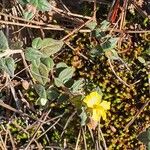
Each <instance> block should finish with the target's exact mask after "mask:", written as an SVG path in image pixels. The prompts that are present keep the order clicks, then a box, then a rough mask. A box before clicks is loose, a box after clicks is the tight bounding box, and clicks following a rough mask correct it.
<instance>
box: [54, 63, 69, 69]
mask: <svg viewBox="0 0 150 150" xmlns="http://www.w3.org/2000/svg"><path fill="white" fill-rule="evenodd" d="M67 67H68V66H67V64H66V63H64V62H60V63H58V64H57V65H56V68H67Z"/></svg>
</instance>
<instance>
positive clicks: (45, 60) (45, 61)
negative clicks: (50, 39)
mask: <svg viewBox="0 0 150 150" xmlns="http://www.w3.org/2000/svg"><path fill="white" fill-rule="evenodd" d="M41 62H42V63H43V64H44V65H45V66H46V67H47V69H48V70H49V71H50V70H52V69H53V67H54V61H53V59H52V58H50V57H47V58H41Z"/></svg>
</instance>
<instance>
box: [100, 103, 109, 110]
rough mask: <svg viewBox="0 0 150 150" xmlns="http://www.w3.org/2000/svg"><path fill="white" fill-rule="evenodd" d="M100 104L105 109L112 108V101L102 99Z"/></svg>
mask: <svg viewBox="0 0 150 150" xmlns="http://www.w3.org/2000/svg"><path fill="white" fill-rule="evenodd" d="M100 106H101V107H103V108H104V109H105V110H109V109H110V102H107V101H102V102H101V103H100Z"/></svg>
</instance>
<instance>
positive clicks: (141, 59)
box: [137, 57, 146, 64]
mask: <svg viewBox="0 0 150 150" xmlns="http://www.w3.org/2000/svg"><path fill="white" fill-rule="evenodd" d="M137 59H138V61H139V62H140V63H142V64H145V63H146V61H145V59H144V58H143V57H138V58H137Z"/></svg>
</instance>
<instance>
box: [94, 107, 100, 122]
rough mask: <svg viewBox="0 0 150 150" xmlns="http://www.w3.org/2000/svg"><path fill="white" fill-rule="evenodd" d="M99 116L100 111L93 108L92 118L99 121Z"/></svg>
mask: <svg viewBox="0 0 150 150" xmlns="http://www.w3.org/2000/svg"><path fill="white" fill-rule="evenodd" d="M100 116H101V111H100V110H99V109H93V114H92V119H93V120H94V121H99V119H100Z"/></svg>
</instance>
